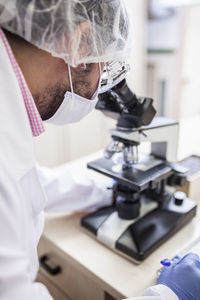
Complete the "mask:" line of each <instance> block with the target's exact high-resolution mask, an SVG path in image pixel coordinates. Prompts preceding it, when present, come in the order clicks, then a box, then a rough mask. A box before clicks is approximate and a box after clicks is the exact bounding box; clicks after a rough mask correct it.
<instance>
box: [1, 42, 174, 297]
mask: <svg viewBox="0 0 200 300" xmlns="http://www.w3.org/2000/svg"><path fill="white" fill-rule="evenodd" d="M104 190H105V189H102V188H101V186H98V184H93V182H92V181H91V180H88V181H87V180H86V179H83V180H79V179H76V178H73V177H71V176H70V175H69V174H67V173H65V174H62V176H60V177H59V175H54V174H53V173H50V172H47V170H46V169H45V170H43V171H42V172H41V170H39V169H38V167H37V166H36V163H35V160H34V153H33V144H32V132H31V128H30V125H29V120H28V117H27V113H26V109H25V106H24V101H23V98H22V95H21V91H20V88H19V86H18V82H17V79H16V77H15V74H14V72H13V69H12V66H11V64H10V61H9V58H8V56H7V53H6V50H5V48H4V45H3V43H2V41H1V39H0V270H1V272H0V299H3V300H11V299H12V300H13V299H15V300H27V299H28V300H35V299H37V300H50V299H52V297H51V296H50V294H49V292H48V290H47V289H46V287H45V286H44V285H42V284H40V283H36V282H34V280H35V278H36V275H37V271H38V257H37V244H38V241H39V238H40V236H41V233H42V230H43V222H44V210H57V211H58V210H80V209H83V208H86V207H92V206H94V205H98V204H99V203H101V202H102V201H103V199H106V197H107V196H106V194H105V193H104V192H103V191H104ZM77 195H78V197H77ZM80 195H81V197H80ZM133 280H134V278H133ZM155 289H156V290H155ZM148 295H149V296H148ZM134 299H138V300H160V299H165V300H168V299H170V300H172V299H174V300H177V299H178V298H177V297H176V296H175V295H174V294H173V293H172V292H171V291H170V290H169V289H168V288H166V287H164V286H160V287H159V286H156V287H155V288H153V289H151V290H149V291H148V292H146V296H143V297H136V298H134ZM83 300H84V299H83Z"/></svg>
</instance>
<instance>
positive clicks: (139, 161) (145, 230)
mask: <svg viewBox="0 0 200 300" xmlns="http://www.w3.org/2000/svg"><path fill="white" fill-rule="evenodd" d="M96 109H99V110H101V111H102V112H103V113H104V114H105V115H106V116H109V117H112V118H114V119H116V120H117V126H116V128H115V129H112V130H111V131H110V134H111V137H112V142H111V144H110V145H109V146H108V148H107V149H106V150H105V154H104V157H103V158H100V159H98V160H96V161H92V162H90V163H88V165H87V166H88V168H89V169H92V170H94V171H97V172H99V173H101V174H103V175H105V176H108V177H111V178H113V186H112V187H111V188H112V194H113V203H112V205H111V206H107V207H103V208H101V209H98V210H97V211H95V212H92V213H89V214H88V215H86V216H84V217H83V218H82V220H81V225H82V226H83V227H84V229H86V230H87V231H88V232H89V233H90V234H92V235H93V237H95V238H96V239H97V240H98V241H100V242H101V243H103V244H105V245H106V246H108V247H110V248H111V249H113V250H114V251H116V252H118V253H120V254H121V255H123V256H125V257H127V258H128V259H131V260H133V261H134V262H137V263H139V262H141V261H142V260H144V259H145V258H146V257H147V256H148V255H149V254H151V253H152V252H153V251H154V250H155V249H156V248H157V247H158V246H159V245H161V244H162V243H163V242H164V241H166V240H167V239H168V238H169V237H170V236H171V235H172V234H174V233H175V232H176V231H177V230H179V229H180V228H182V227H183V226H184V225H185V224H186V223H187V222H189V221H190V220H191V219H192V218H193V217H194V216H195V214H196V203H195V201H193V200H191V199H189V198H187V197H186V195H185V194H184V193H182V192H177V191H175V188H174V187H175V186H182V185H184V184H185V183H186V177H185V172H186V170H184V169H182V168H181V167H180V166H179V165H178V163H176V155H177V145H178V123H177V122H176V121H173V120H170V119H167V118H163V117H157V118H154V116H155V114H156V111H155V109H154V107H153V100H152V99H151V98H140V97H137V96H136V95H135V94H134V93H133V92H132V91H131V90H130V89H129V87H128V86H127V84H126V81H125V80H123V81H122V82H120V83H119V84H118V85H117V86H116V87H114V88H112V89H111V90H110V91H108V92H106V93H104V94H101V95H100V96H99V101H98V103H97V106H96ZM143 142H149V144H150V145H151V151H150V153H146V154H145V153H141V152H140V151H138V148H139V145H140V144H142V143H143ZM170 190H173V192H171V191H170Z"/></svg>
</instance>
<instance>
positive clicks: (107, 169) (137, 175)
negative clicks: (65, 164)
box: [87, 158, 173, 192]
mask: <svg viewBox="0 0 200 300" xmlns="http://www.w3.org/2000/svg"><path fill="white" fill-rule="evenodd" d="M87 167H88V168H89V169H93V170H95V171H97V172H99V173H101V174H103V175H106V176H108V177H111V178H113V179H114V180H116V181H117V182H119V183H123V184H124V185H127V186H128V187H131V188H133V189H134V190H135V191H137V192H140V191H143V190H145V189H147V188H148V186H149V184H150V183H151V182H156V181H159V180H161V179H164V178H166V177H168V176H169V175H170V174H172V173H173V172H172V168H171V167H170V166H169V165H167V164H166V163H165V162H164V161H162V160H158V164H155V163H154V165H152V168H147V169H145V171H144V170H142V168H139V167H137V165H133V166H132V168H129V169H126V170H122V165H121V164H118V165H117V164H115V163H114V162H113V160H112V159H106V158H100V159H98V160H95V161H92V162H90V163H88V165H87Z"/></svg>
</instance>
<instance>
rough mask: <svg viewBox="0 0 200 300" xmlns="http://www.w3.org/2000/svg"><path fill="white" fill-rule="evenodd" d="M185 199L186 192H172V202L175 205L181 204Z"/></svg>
mask: <svg viewBox="0 0 200 300" xmlns="http://www.w3.org/2000/svg"><path fill="white" fill-rule="evenodd" d="M185 199H186V194H185V193H184V192H179V191H178V192H175V193H174V202H175V204H176V205H182V204H183V201H184V200H185Z"/></svg>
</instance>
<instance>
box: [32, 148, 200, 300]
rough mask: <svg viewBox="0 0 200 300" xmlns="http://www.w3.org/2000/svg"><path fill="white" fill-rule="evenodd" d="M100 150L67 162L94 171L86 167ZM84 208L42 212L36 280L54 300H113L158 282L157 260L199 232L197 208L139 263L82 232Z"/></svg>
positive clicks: (98, 155) (171, 254) (181, 245)
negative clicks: (43, 285) (71, 210)
mask: <svg viewBox="0 0 200 300" xmlns="http://www.w3.org/2000/svg"><path fill="white" fill-rule="evenodd" d="M100 155H101V154H100V153H96V154H94V155H90V156H88V157H86V158H84V159H79V160H77V161H75V162H72V163H70V164H68V165H67V167H68V168H72V169H73V170H75V171H76V170H77V171H78V172H79V174H80V173H82V172H83V174H85V172H93V173H95V172H94V171H89V170H86V163H87V162H89V161H91V160H93V159H96V158H97V157H100ZM95 174H96V173H95ZM95 176H102V175H99V174H96V175H95ZM86 213H87V212H81V213H75V214H69V213H62V214H61V213H56V214H52V213H51V214H49V213H48V214H46V216H45V227H44V232H43V235H42V238H41V240H40V243H39V247H38V253H39V258H40V261H41V266H40V270H39V275H38V280H39V281H41V282H43V283H44V284H45V285H46V286H47V287H48V289H49V291H50V293H51V294H52V296H53V297H54V299H55V300H64V299H65V300H68V299H71V300H113V299H124V298H128V297H134V296H139V295H140V294H141V293H142V292H143V291H144V289H146V288H147V287H149V286H151V285H154V284H156V278H157V271H158V270H159V269H160V268H161V265H160V260H161V259H163V258H166V257H167V258H172V257H173V256H174V255H176V253H177V252H179V250H180V249H182V248H183V247H185V245H186V244H187V243H188V242H190V241H192V240H193V239H195V238H196V237H198V235H199V233H200V231H199V228H200V226H199V225H200V210H199V208H198V210H197V215H196V217H195V218H194V219H193V220H192V221H190V222H189V223H188V224H187V225H186V226H185V227H183V228H182V229H181V230H180V231H179V232H177V233H176V234H175V235H173V236H172V237H171V238H170V239H169V240H168V241H167V242H165V243H164V244H163V245H161V246H160V247H159V248H158V249H157V250H156V251H154V252H153V253H152V254H151V255H150V256H149V257H148V258H146V259H145V260H144V261H143V262H142V263H141V264H138V265H137V264H135V263H133V262H131V261H129V260H128V259H126V258H124V257H122V256H120V255H119V254H116V253H115V252H113V251H112V250H111V249H108V248H107V247H106V246H104V245H103V244H100V243H99V242H97V241H96V240H95V239H93V238H92V237H90V236H89V235H88V234H87V233H85V232H84V230H83V228H81V227H80V219H81V217H82V216H84V215H85V214H86Z"/></svg>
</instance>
